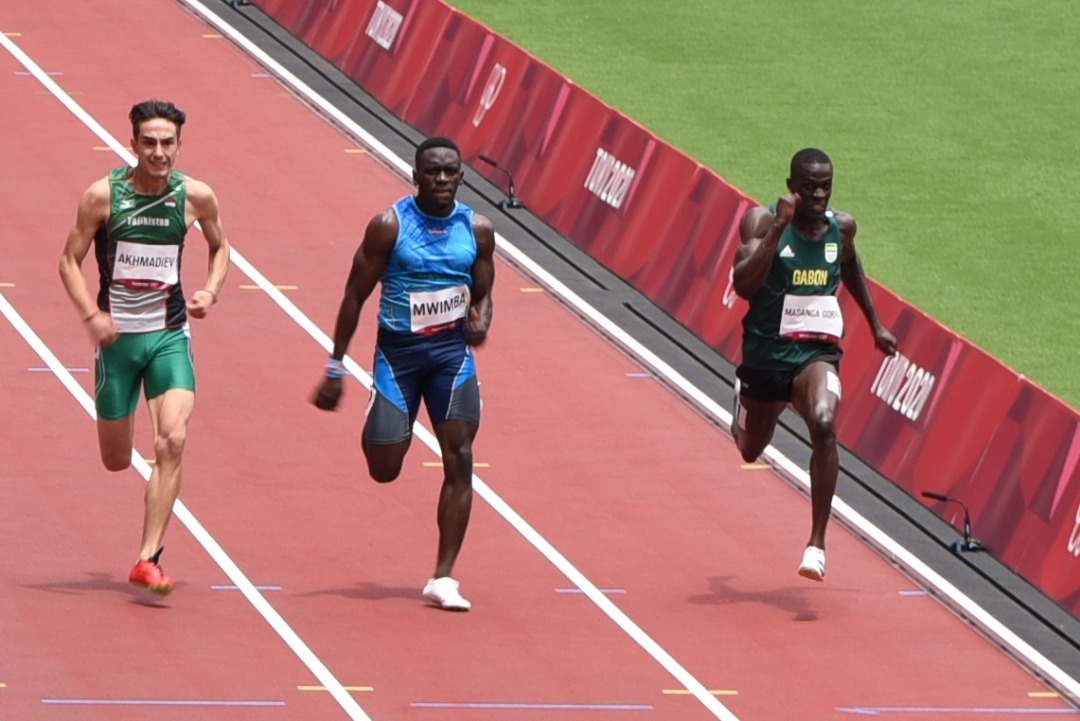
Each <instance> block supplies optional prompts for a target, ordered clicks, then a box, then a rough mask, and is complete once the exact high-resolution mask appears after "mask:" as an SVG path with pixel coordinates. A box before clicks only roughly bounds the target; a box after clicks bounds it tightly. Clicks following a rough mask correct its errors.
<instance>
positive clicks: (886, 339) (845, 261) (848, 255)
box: [836, 213, 896, 355]
mask: <svg viewBox="0 0 1080 721" xmlns="http://www.w3.org/2000/svg"><path fill="white" fill-rule="evenodd" d="M836 222H837V224H838V225H839V226H840V242H841V245H842V250H841V252H840V280H841V281H843V283H844V287H845V288H847V289H848V292H849V293H851V297H852V298H853V299H854V300H855V304H856V305H858V306H859V309H860V310H861V311H862V313H863V315H864V316H865V317H866V322H867V323H869V324H870V330H871V331H872V332H873V334H874V345H875V346H877V348H878V350H880V351H882V352H883V353H887V354H889V355H892V354H894V353H896V337H895V336H893V334H892V333H890V332H889V331H888V330H887V329H886V328H885V327H884V326H883V325H881V321H880V320H879V319H878V315H877V310H876V309H875V308H874V299H873V297H872V296H871V295H870V285H869V284H868V283H867V282H866V273H865V272H863V267H862V261H861V260H860V259H859V253H858V251H856V250H855V233H856V232H857V231H858V225H857V224H856V223H855V219H854V218H852V217H851V216H850V215H847V214H846V213H837V214H836Z"/></svg>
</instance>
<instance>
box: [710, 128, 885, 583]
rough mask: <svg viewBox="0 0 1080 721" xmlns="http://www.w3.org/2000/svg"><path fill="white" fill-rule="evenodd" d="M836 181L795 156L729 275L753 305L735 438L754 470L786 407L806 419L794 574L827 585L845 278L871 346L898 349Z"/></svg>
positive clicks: (818, 160)
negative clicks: (807, 500) (805, 484)
mask: <svg viewBox="0 0 1080 721" xmlns="http://www.w3.org/2000/svg"><path fill="white" fill-rule="evenodd" d="M832 181H833V167H832V161H830V160H829V156H827V155H826V154H825V153H823V152H822V151H820V150H818V149H816V148H806V149H804V150H800V151H799V152H798V153H796V154H795V156H794V157H793V158H792V159H791V177H789V178H788V180H787V187H788V190H789V191H790V193H789V194H788V195H785V196H783V197H781V198H780V199H779V200H777V202H776V207H775V208H766V207H763V206H757V207H754V208H751V209H750V210H748V211H747V213H746V215H745V216H743V219H742V222H741V224H740V226H739V230H740V236H741V239H742V244H741V245H740V246H739V249H738V251H737V252H736V254H735V267H734V271H733V281H734V286H735V292H737V293H738V294H739V295H740V296H742V297H743V298H746V299H747V300H748V301H750V309H749V310H748V311H747V313H746V316H745V317H744V318H743V345H742V355H743V357H742V363H741V365H739V367H738V368H737V369H736V373H735V375H736V381H735V413H734V418H733V420H732V424H731V431H732V434H733V435H734V437H735V444H736V445H737V446H738V448H739V452H740V453H741V454H742V457H743V459H744V460H745V461H746V462H747V463H750V462H752V461H754V460H756V459H757V458H758V456H760V455H761V453H762V451H764V450H765V447H766V446H767V445H769V442H770V441H771V440H772V437H773V432H774V431H775V430H776V424H777V421H779V419H780V414H781V413H782V412H783V410H784V408H785V407H786V406H787V404H788V403H791V404H792V405H793V406H794V407H795V410H796V411H798V413H799V415H800V416H802V418H803V420H804V421H806V425H807V429H808V430H809V432H810V441H811V444H812V448H813V450H812V453H811V456H810V486H811V493H810V496H811V516H812V523H811V528H810V540H809V541H808V543H807V545H806V549H805V550H804V551H803V558H802V563H801V564H800V565H799V575H801V576H804V577H806V578H809V579H812V580H814V581H821V580H823V579H824V578H825V527H826V525H827V524H828V522H829V513H830V511H831V509H832V498H833V493H834V492H835V491H836V476H837V472H838V467H839V461H838V459H837V453H836V427H835V423H836V412H837V407H838V405H839V403H840V377H839V375H838V372H839V370H838V369H839V363H840V354H841V350H840V345H839V343H840V339H841V338H842V337H843V335H844V319H843V317H842V316H841V313H840V305H839V303H838V302H837V299H836V291H837V288H838V287H839V285H840V282H841V281H842V282H843V283H844V287H846V288H847V289H848V291H849V292H850V293H851V296H852V298H854V300H855V302H856V304H858V306H859V308H860V309H861V310H862V312H863V315H864V316H866V321H867V322H868V323H869V324H870V328H871V329H872V330H873V333H874V344H875V345H876V346H877V347H878V348H879V349H880V350H881V351H883V352H885V353H888V354H889V355H892V354H893V353H895V352H896V338H894V337H893V335H892V333H890V332H889V331H888V330H886V329H885V328H884V327H882V325H881V323H880V321H878V317H877V312H876V311H875V310H874V303H873V300H872V299H871V297H870V289H869V287H868V286H867V283H866V275H865V274H864V273H863V269H862V263H861V262H860V261H859V256H858V253H856V252H855V230H856V226H855V219H854V218H852V217H851V216H849V215H845V214H844V213H836V212H833V211H832V210H830V209H829V197H830V196H831V194H832Z"/></svg>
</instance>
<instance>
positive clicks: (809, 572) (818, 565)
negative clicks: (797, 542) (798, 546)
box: [799, 546, 825, 581]
mask: <svg viewBox="0 0 1080 721" xmlns="http://www.w3.org/2000/svg"><path fill="white" fill-rule="evenodd" d="M799 575H800V576H802V577H803V578H809V579H810V580H811V581H824V580H825V550H824V549H822V548H815V547H814V546H807V547H806V550H805V551H803V555H802V563H801V564H800V565H799Z"/></svg>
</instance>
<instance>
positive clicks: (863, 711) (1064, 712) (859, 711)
mask: <svg viewBox="0 0 1080 721" xmlns="http://www.w3.org/2000/svg"><path fill="white" fill-rule="evenodd" d="M836 710H837V711H839V712H840V713H850V714H855V715H857V716H882V715H884V714H902V713H922V714H929V713H932V714H950V713H978V714H986V715H988V716H990V715H994V714H1003V715H1021V714H1023V715H1025V716H1080V711H1077V710H1076V709H1071V708H1004V707H1002V708H995V707H992V706H984V707H979V706H837V707H836Z"/></svg>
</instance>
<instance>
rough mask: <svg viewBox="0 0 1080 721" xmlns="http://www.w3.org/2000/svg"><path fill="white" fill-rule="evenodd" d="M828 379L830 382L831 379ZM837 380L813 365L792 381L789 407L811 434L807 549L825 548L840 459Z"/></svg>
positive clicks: (827, 368)
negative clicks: (809, 519)
mask: <svg viewBox="0 0 1080 721" xmlns="http://www.w3.org/2000/svg"><path fill="white" fill-rule="evenodd" d="M830 376H831V378H830ZM839 390H840V387H839V378H838V377H837V375H836V368H835V367H834V366H833V365H832V364H830V363H824V362H815V363H811V364H810V365H808V366H806V368H804V369H803V370H802V371H801V372H800V373H799V375H798V376H796V377H795V383H794V390H793V398H792V403H793V405H794V406H795V410H797V411H798V412H799V415H800V416H802V418H803V420H804V421H806V427H807V430H808V431H809V433H810V443H811V447H812V449H813V450H812V453H811V455H810V502H811V526H810V539H809V541H808V542H807V545H808V546H814V547H816V548H821V549H824V548H825V529H826V527H827V526H828V524H829V514H830V513H831V511H832V499H833V494H834V493H835V492H836V477H837V473H838V472H839V467H840V466H839V458H838V455H837V451H836V411H837V408H838V406H839V402H840V398H839V395H838V393H839Z"/></svg>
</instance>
